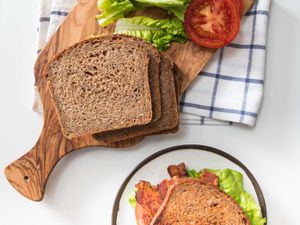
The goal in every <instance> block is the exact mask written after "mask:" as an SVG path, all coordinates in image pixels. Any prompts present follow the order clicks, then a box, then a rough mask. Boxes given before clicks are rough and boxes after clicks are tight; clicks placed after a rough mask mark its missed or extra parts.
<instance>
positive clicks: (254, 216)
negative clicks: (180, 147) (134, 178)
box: [129, 163, 266, 225]
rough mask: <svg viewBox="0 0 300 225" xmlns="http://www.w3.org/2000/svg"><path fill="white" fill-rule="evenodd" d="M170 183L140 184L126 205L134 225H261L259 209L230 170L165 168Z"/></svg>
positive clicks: (177, 166)
mask: <svg viewBox="0 0 300 225" xmlns="http://www.w3.org/2000/svg"><path fill="white" fill-rule="evenodd" d="M168 173H169V175H170V179H164V180H163V181H162V182H160V184H158V185H152V184H151V183H150V182H148V181H143V180H142V181H140V182H139V183H138V184H136V185H135V192H134V194H133V195H131V197H130V198H129V203H130V204H131V205H132V206H133V207H134V208H135V216H136V222H137V224H138V225H187V224H189V225H192V224H193V225H264V224H265V223H266V219H265V218H263V217H262V215H261V210H260V207H259V206H258V205H257V204H256V203H255V201H254V199H253V197H252V196H251V195H250V194H249V193H247V192H246V191H245V190H244V188H243V177H242V174H241V173H239V172H237V171H234V170H231V169H225V170H212V169H203V170H201V171H199V172H196V171H195V170H187V169H186V167H185V164H184V163H181V164H179V165H170V166H169V167H168Z"/></svg>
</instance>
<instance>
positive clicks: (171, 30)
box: [114, 16, 186, 51]
mask: <svg viewBox="0 0 300 225" xmlns="http://www.w3.org/2000/svg"><path fill="white" fill-rule="evenodd" d="M114 33H115V34H126V35H130V36H136V37H138V38H141V39H144V40H146V41H148V42H150V43H152V44H153V46H154V47H156V48H157V49H158V50H160V51H164V50H165V49H167V48H168V47H169V46H170V43H171V42H172V41H177V42H180V43H183V42H185V41H186V36H185V33H184V28H183V23H182V22H181V21H180V20H179V19H178V18H173V19H163V20H160V19H152V18H150V17H145V16H138V17H132V18H122V19H119V20H118V21H117V24H116V28H115V32H114Z"/></svg>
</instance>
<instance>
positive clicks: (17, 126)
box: [0, 0, 300, 225]
mask: <svg viewBox="0 0 300 225" xmlns="http://www.w3.org/2000/svg"><path fill="white" fill-rule="evenodd" d="M38 5H39V1H38V0H30V1H25V0H14V1H12V0H0V79H1V80H0V168H1V170H3V169H4V167H5V166H6V165H7V164H9V163H10V162H12V161H13V160H15V159H17V158H18V157H20V156H21V155H23V154H24V153H25V152H26V151H27V150H29V149H30V148H31V147H32V146H33V145H34V143H35V141H36V140H37V138H38V136H39V133H40V131H41V128H42V119H41V118H39V116H38V115H36V114H35V113H33V112H32V110H31V105H32V96H33V83H34V80H33V64H34V60H35V57H36V27H37V22H38ZM267 48H268V57H267V71H266V83H265V96H264V101H263V106H262V109H261V112H260V115H259V118H258V123H257V126H256V127H255V128H253V129H250V128H247V127H213V126H182V127H181V129H180V132H179V133H178V134H176V135H175V136H160V137H151V138H147V139H146V140H145V141H144V142H143V143H141V144H139V145H138V146H136V147H134V148H131V149H130V150H110V149H105V148H101V149H100V148H98V149H96V148H93V149H87V150H81V151H78V152H75V153H72V154H70V155H68V156H67V157H66V158H64V159H63V160H62V161H61V162H60V163H59V164H58V165H57V167H56V168H55V170H54V171H53V173H52V175H51V176H50V179H49V182H48V186H47V189H46V195H45V198H44V200H43V201H42V202H38V203H37V202H32V201H29V200H27V199H25V198H24V197H23V196H21V195H20V194H19V193H17V192H16V191H15V190H14V189H13V188H12V187H11V186H10V185H9V183H8V182H7V181H6V179H5V176H4V174H3V172H1V173H0V224H1V225H17V224H22V225H40V224H43V225H86V224H87V225H96V224H98V225H108V224H110V218H111V209H112V205H113V201H114V197H115V194H116V192H117V190H118V188H119V186H120V184H121V182H122V181H123V179H124V178H125V177H126V175H128V173H129V172H130V171H131V170H132V169H133V168H134V167H135V165H136V164H137V163H138V162H140V161H141V160H142V159H144V158H145V157H147V156H149V155H150V154H152V153H154V152H155V151H157V150H160V149H162V148H165V147H168V146H173V145H178V144H187V143H199V144H204V145H211V146H214V147H217V148H220V149H223V150H225V151H226V152H228V153H230V154H232V155H233V156H235V157H237V158H238V159H240V160H241V161H242V162H243V163H244V164H246V165H247V166H248V168H249V169H250V170H251V171H252V172H253V173H254V175H255V177H256V178H257V179H258V181H259V183H260V185H261V188H262V190H263V192H264V195H265V198H266V202H267V207H268V217H269V225H298V224H299V212H300V211H299V202H300V192H299V187H300V175H299V174H300V57H299V56H300V2H299V0H284V1H282V0H273V2H272V6H271V14H270V27H269V37H268V44H267Z"/></svg>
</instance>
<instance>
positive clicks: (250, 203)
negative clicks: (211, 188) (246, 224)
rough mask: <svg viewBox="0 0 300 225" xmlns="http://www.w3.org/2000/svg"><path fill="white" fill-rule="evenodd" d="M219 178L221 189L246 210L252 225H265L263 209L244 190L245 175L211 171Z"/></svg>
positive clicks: (230, 170)
mask: <svg viewBox="0 0 300 225" xmlns="http://www.w3.org/2000/svg"><path fill="white" fill-rule="evenodd" d="M208 171H210V172H212V173H214V174H216V175H217V176H218V178H219V188H220V189H221V190H222V191H224V192H225V193H227V194H228V195H230V196H231V197H232V198H233V199H234V200H235V201H236V202H237V203H238V204H239V205H240V206H241V208H242V209H243V210H244V212H245V213H246V215H247V217H248V218H249V220H250V222H251V225H264V224H265V223H266V219H265V218H262V215H261V209H260V207H259V205H258V204H256V203H255V201H254V198H253V197H252V196H251V195H250V194H249V193H248V192H246V191H245V190H244V184H243V175H242V174H241V173H240V172H237V171H235V170H232V169H225V170H210V169H208Z"/></svg>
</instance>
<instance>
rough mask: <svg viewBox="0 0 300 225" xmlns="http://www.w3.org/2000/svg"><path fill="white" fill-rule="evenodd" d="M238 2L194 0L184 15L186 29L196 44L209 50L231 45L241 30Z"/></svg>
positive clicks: (231, 0)
mask: <svg viewBox="0 0 300 225" xmlns="http://www.w3.org/2000/svg"><path fill="white" fill-rule="evenodd" d="M235 1H236V0H192V1H191V3H190V5H189V6H188V8H187V10H186V12H185V15H184V28H185V31H186V33H187V36H188V37H189V38H190V39H191V41H193V42H194V43H196V44H198V45H201V46H205V47H208V48H221V47H224V46H225V45H227V44H229V43H230V42H231V41H232V40H233V39H234V38H235V37H236V36H237V34H238V32H239V30H240V13H239V10H238V8H237V7H239V6H237V4H236V2H235Z"/></svg>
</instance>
